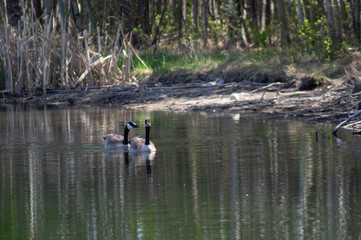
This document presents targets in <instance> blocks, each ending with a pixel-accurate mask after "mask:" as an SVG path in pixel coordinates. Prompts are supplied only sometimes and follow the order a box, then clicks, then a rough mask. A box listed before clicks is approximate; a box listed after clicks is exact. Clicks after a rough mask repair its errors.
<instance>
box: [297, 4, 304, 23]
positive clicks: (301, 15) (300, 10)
mask: <svg viewBox="0 0 361 240" xmlns="http://www.w3.org/2000/svg"><path fill="white" fill-rule="evenodd" d="M297 12H298V20H299V21H300V25H301V26H303V25H304V24H305V15H304V13H303V6H302V3H301V0H297Z"/></svg>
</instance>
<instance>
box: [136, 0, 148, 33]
mask: <svg viewBox="0 0 361 240" xmlns="http://www.w3.org/2000/svg"><path fill="white" fill-rule="evenodd" d="M138 8H139V10H138V12H139V18H140V25H141V26H142V30H143V32H144V33H145V34H146V35H149V34H150V30H149V0H139V6H138Z"/></svg>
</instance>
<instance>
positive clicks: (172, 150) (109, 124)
mask: <svg viewBox="0 0 361 240" xmlns="http://www.w3.org/2000/svg"><path fill="white" fill-rule="evenodd" d="M145 118H150V119H151V120H152V129H151V137H152V140H153V142H154V143H155V144H156V146H157V149H158V151H157V153H156V154H153V155H144V154H130V153H124V152H117V151H104V150H103V141H102V136H103V135H105V134H106V133H109V132H119V133H121V132H122V131H123V126H124V123H125V122H127V121H136V122H138V123H141V122H143V120H144V119H145ZM317 127H318V125H314V124H310V123H305V122H297V121H285V120H278V121H276V120H263V119H257V118H252V119H250V118H247V119H243V118H242V116H241V117H240V118H239V119H238V118H237V116H236V117H234V118H233V119H232V117H231V116H229V115H222V114H209V115H207V114H199V113H194V114H190V113H178V114H177V113H165V112H135V111H126V110H120V109H114V108H112V109H102V108H92V109H72V110H41V111H36V110H27V111H24V110H23V109H22V108H21V107H20V106H5V107H1V108H0V181H1V182H0V194H1V195H0V239H61V238H65V239H220V238H221V239H260V238H265V239H358V237H359V236H360V235H361V226H360V225H361V221H360V220H361V204H360V200H359V199H361V181H360V180H361V157H360V153H361V150H360V147H359V146H360V143H361V142H360V141H359V140H358V139H357V138H352V137H351V136H348V135H345V136H344V138H343V140H344V141H342V142H340V141H338V140H337V139H335V138H333V137H330V134H329V133H328V132H327V133H326V136H325V137H321V138H320V139H319V141H318V142H316V141H315V135H314V134H315V129H317ZM132 131H133V130H132ZM131 135H132V136H135V135H141V136H144V129H137V130H136V131H134V132H131Z"/></svg>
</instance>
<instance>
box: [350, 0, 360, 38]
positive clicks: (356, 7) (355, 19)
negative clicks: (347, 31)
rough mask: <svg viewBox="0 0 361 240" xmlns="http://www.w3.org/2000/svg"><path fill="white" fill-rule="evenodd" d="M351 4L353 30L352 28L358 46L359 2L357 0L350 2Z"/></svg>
mask: <svg viewBox="0 0 361 240" xmlns="http://www.w3.org/2000/svg"><path fill="white" fill-rule="evenodd" d="M352 2H353V7H351V11H352V10H353V14H352V17H353V21H352V22H353V28H354V32H355V36H356V39H357V42H358V43H359V44H360V43H361V39H360V36H361V32H360V2H359V0H353V1H351V3H352Z"/></svg>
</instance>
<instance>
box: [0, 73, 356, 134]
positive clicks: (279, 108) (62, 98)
mask: <svg viewBox="0 0 361 240" xmlns="http://www.w3.org/2000/svg"><path fill="white" fill-rule="evenodd" d="M212 80H213V79H212ZM360 98H361V92H354V86H352V84H347V82H345V81H333V82H332V83H329V84H325V85H322V86H316V87H313V89H311V90H300V85H299V84H296V83H295V82H294V81H292V82H291V81H273V82H255V81H239V82H235V81H233V82H227V81H224V80H222V79H221V80H219V79H218V80H217V79H215V81H189V82H185V81H183V82H178V83H176V84H167V83H164V82H161V81H152V82H146V83H143V84H123V85H118V86H104V87H83V88H79V89H76V90H67V89H49V90H48V91H47V94H46V96H44V95H43V94H42V91H39V92H37V93H35V94H33V95H32V96H22V97H16V96H10V95H7V94H5V93H3V94H2V96H0V103H2V104H25V105H27V106H30V107H36V108H41V107H43V106H44V105H46V106H47V108H82V107H89V106H90V107H91V106H99V107H124V108H129V109H143V110H162V111H204V112H221V113H239V114H252V115H267V116H269V117H274V118H292V119H306V120H311V121H318V122H331V123H335V124H336V123H339V122H340V121H342V120H344V119H345V118H347V117H348V116H349V115H350V114H351V113H353V112H355V111H357V110H358V109H359V108H360V107H361V104H360V103H361V101H360ZM355 121H357V120H354V122H351V124H353V128H355V125H358V123H355ZM350 126H351V125H350ZM350 126H349V127H350Z"/></svg>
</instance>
